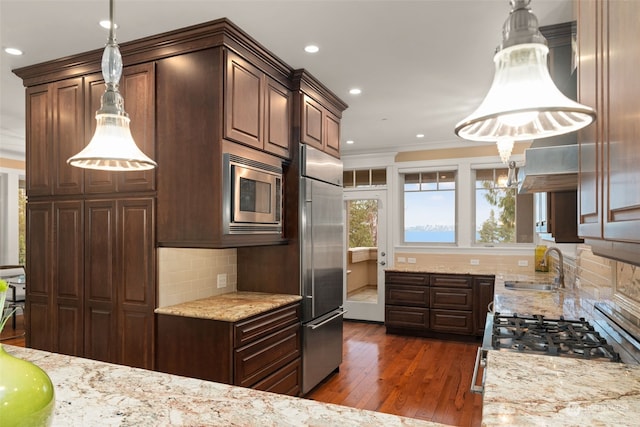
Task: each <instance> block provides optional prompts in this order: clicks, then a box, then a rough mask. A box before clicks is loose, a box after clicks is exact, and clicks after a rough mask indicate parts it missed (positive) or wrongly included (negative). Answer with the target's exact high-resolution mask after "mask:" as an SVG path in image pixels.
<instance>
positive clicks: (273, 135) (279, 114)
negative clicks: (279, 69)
mask: <svg viewBox="0 0 640 427" xmlns="http://www.w3.org/2000/svg"><path fill="white" fill-rule="evenodd" d="M225 55H226V56H225V59H226V71H225V73H226V74H225V85H224V111H225V113H224V137H225V138H226V139H229V140H231V141H235V142H239V143H241V144H245V145H248V146H250V147H253V148H257V149H259V150H263V151H267V152H269V153H272V154H275V155H277V156H280V157H284V158H289V144H290V139H291V91H290V90H289V89H287V88H286V87H285V86H284V85H282V84H280V83H279V82H277V81H276V80H274V79H272V78H271V77H269V76H267V74H266V73H264V72H262V71H261V70H260V69H259V68H258V67H256V66H254V65H252V64H250V63H249V62H248V61H246V60H245V59H243V58H242V57H240V56H239V55H237V54H235V53H234V52H231V51H230V50H228V49H227V50H225Z"/></svg>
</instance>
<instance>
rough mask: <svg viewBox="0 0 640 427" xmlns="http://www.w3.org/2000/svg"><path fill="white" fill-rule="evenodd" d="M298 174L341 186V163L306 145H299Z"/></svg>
mask: <svg viewBox="0 0 640 427" xmlns="http://www.w3.org/2000/svg"><path fill="white" fill-rule="evenodd" d="M300 167H301V171H300V174H301V175H302V176H306V177H308V178H313V179H317V180H320V181H324V182H328V183H329V184H333V185H338V186H342V161H341V160H340V159H336V158H335V157H333V156H330V155H328V154H326V153H323V152H322V151H320V150H318V149H316V148H313V147H310V146H308V145H306V144H301V145H300Z"/></svg>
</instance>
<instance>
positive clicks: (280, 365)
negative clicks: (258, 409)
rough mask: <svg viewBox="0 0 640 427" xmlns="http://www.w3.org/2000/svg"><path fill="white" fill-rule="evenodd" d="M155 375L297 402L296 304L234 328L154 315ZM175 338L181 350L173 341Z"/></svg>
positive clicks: (221, 323)
mask: <svg viewBox="0 0 640 427" xmlns="http://www.w3.org/2000/svg"><path fill="white" fill-rule="evenodd" d="M157 316H158V321H157V324H158V331H157V337H158V338H157V342H158V351H157V352H156V359H157V363H156V366H157V369H158V370H160V371H162V372H168V373H172V374H178V375H186V376H190V377H194V378H201V379H206V380H211V381H217V382H223V383H226V384H234V385H238V386H242V387H251V388H256V389H258V390H265V391H272V392H275V393H282V394H288V395H292V396H297V395H299V394H300V385H301V379H302V377H301V372H302V371H301V365H300V356H301V340H300V333H301V331H300V303H295V304H290V305H287V306H284V307H280V308H276V309H273V310H270V311H268V312H265V313H262V314H259V315H256V316H253V317H251V318H249V319H246V320H242V321H239V322H225V321H219V320H210V319H197V318H190V317H182V316H172V315H166V314H158V315H157ZM176 337H180V345H179V346H176V345H175V338H176Z"/></svg>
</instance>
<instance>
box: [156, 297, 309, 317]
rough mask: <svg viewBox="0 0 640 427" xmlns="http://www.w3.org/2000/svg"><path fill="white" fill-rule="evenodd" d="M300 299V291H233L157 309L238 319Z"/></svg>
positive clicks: (174, 313)
mask: <svg viewBox="0 0 640 427" xmlns="http://www.w3.org/2000/svg"><path fill="white" fill-rule="evenodd" d="M301 299H302V297H301V296H300V295H288V294H268V293H262V292H230V293H228V294H222V295H217V296H213V297H208V298H203V299H199V300H194V301H188V302H185V303H182V304H176V305H171V306H168V307H160V308H156V310H155V312H156V313H158V314H169V315H173V316H183V317H196V318H200V319H210V320H221V321H225V322H237V321H239V320H243V319H247V318H249V317H251V316H255V315H256V314H260V313H264V312H266V311H269V310H273V309H274V308H278V307H282V306H285V305H287V304H291V303H293V302H296V301H300V300H301Z"/></svg>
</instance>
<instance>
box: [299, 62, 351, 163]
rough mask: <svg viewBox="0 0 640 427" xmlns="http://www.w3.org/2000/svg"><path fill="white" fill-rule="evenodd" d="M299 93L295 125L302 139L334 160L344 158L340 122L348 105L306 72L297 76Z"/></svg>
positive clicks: (300, 71) (301, 72)
mask: <svg viewBox="0 0 640 427" xmlns="http://www.w3.org/2000/svg"><path fill="white" fill-rule="evenodd" d="M293 85H294V90H295V91H297V92H296V101H295V105H296V107H295V110H296V111H295V114H294V123H296V124H299V129H300V133H299V137H298V140H299V141H300V142H301V143H303V144H308V145H311V146H312V147H315V148H317V149H319V150H322V151H324V152H325V153H328V154H330V155H332V156H334V157H338V158H339V157H340V119H341V117H342V111H344V110H345V109H346V108H347V104H345V103H344V102H342V101H341V100H340V99H339V98H337V97H336V96H335V95H334V94H333V93H331V92H329V91H328V90H326V89H325V88H323V87H322V86H320V85H318V84H317V82H316V81H315V79H314V78H313V77H312V76H311V75H309V73H307V72H306V71H305V70H296V71H294V73H293Z"/></svg>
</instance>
